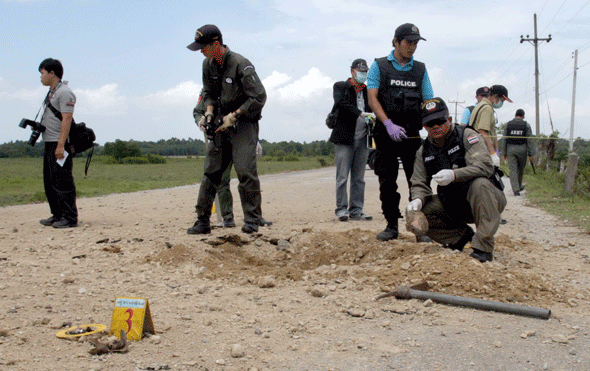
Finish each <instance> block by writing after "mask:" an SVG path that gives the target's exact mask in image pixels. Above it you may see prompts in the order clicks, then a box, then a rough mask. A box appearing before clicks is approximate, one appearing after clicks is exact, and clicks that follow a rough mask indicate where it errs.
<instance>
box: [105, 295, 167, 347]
mask: <svg viewBox="0 0 590 371" xmlns="http://www.w3.org/2000/svg"><path fill="white" fill-rule="evenodd" d="M121 330H123V331H125V333H126V334H127V340H141V338H142V336H143V334H145V333H151V334H155V333H156V331H155V330H154V322H153V321H152V314H151V313H150V304H149V302H148V299H144V298H130V297H117V298H115V308H114V309H113V318H112V320H111V330H110V335H111V336H112V335H114V336H116V337H118V338H119V339H120V336H121Z"/></svg>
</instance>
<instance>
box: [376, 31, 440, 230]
mask: <svg viewBox="0 0 590 371" xmlns="http://www.w3.org/2000/svg"><path fill="white" fill-rule="evenodd" d="M420 40H426V39H424V38H423V37H421V36H420V31H419V30H418V27H416V26H414V25H413V24H411V23H405V24H403V25H401V26H399V27H398V28H397V29H396V30H395V36H394V38H393V45H394V47H395V49H394V50H393V51H392V52H391V53H390V54H389V55H388V56H387V57H383V58H378V59H376V60H375V62H373V64H372V65H371V69H370V70H369V74H368V76H367V78H368V82H367V88H368V94H369V105H370V106H371V109H372V110H373V112H374V113H375V115H376V116H377V122H376V124H375V129H374V138H375V144H376V146H377V149H376V155H375V174H376V175H377V176H378V177H379V198H380V199H381V209H382V210H383V215H384V216H385V220H386V221H387V227H386V228H385V229H384V230H383V231H381V232H380V233H379V234H378V235H377V238H378V239H379V240H382V241H388V240H391V239H395V238H397V237H398V234H399V232H398V218H401V213H400V211H399V203H400V198H401V196H400V194H399V192H398V191H397V175H398V172H399V163H398V158H400V159H401V162H402V164H403V167H404V172H405V173H406V181H407V182H408V186H410V178H411V177H412V170H413V164H414V158H415V156H416V151H417V150H418V148H419V147H420V142H421V139H420V134H419V131H420V129H422V123H421V119H420V105H421V104H422V102H423V101H425V100H427V99H430V98H432V96H433V92H432V86H431V84H430V79H429V78H428V72H427V71H426V66H425V65H424V63H421V62H418V61H415V60H414V52H415V51H416V48H417V46H418V42H419V41H420Z"/></svg>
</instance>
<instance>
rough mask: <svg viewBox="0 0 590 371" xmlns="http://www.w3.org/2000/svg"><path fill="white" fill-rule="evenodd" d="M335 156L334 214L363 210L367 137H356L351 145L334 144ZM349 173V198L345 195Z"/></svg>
mask: <svg viewBox="0 0 590 371" xmlns="http://www.w3.org/2000/svg"><path fill="white" fill-rule="evenodd" d="M334 155H335V156H336V210H335V212H336V215H338V213H340V212H346V211H348V214H349V215H359V214H361V213H362V212H363V205H364V203H365V168H366V166H367V156H368V155H369V149H368V148H367V138H366V137H363V138H362V139H356V140H355V141H354V144H353V145H348V146H347V145H341V144H336V145H334ZM349 174H350V199H349V198H348V195H347V192H346V190H347V182H348V175H349Z"/></svg>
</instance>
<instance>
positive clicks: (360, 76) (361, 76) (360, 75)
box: [354, 71, 367, 84]
mask: <svg viewBox="0 0 590 371" xmlns="http://www.w3.org/2000/svg"><path fill="white" fill-rule="evenodd" d="M354 79H355V80H356V81H357V82H358V83H359V84H364V83H365V82H366V81H367V73H366V72H358V71H357V73H356V76H355V78H354Z"/></svg>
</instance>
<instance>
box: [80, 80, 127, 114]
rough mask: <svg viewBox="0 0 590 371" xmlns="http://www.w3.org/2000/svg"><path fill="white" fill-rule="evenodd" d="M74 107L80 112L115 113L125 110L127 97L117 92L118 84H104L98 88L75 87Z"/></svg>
mask: <svg viewBox="0 0 590 371" xmlns="http://www.w3.org/2000/svg"><path fill="white" fill-rule="evenodd" d="M74 93H75V94H76V98H77V102H76V108H77V110H78V111H82V112H92V113H94V114H102V115H117V114H120V113H122V112H125V111H126V110H127V98H126V97H125V96H123V95H121V94H120V93H119V85H118V84H114V83H113V84H106V85H103V86H101V87H100V88H98V89H94V90H91V89H86V90H83V89H75V90H74Z"/></svg>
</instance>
